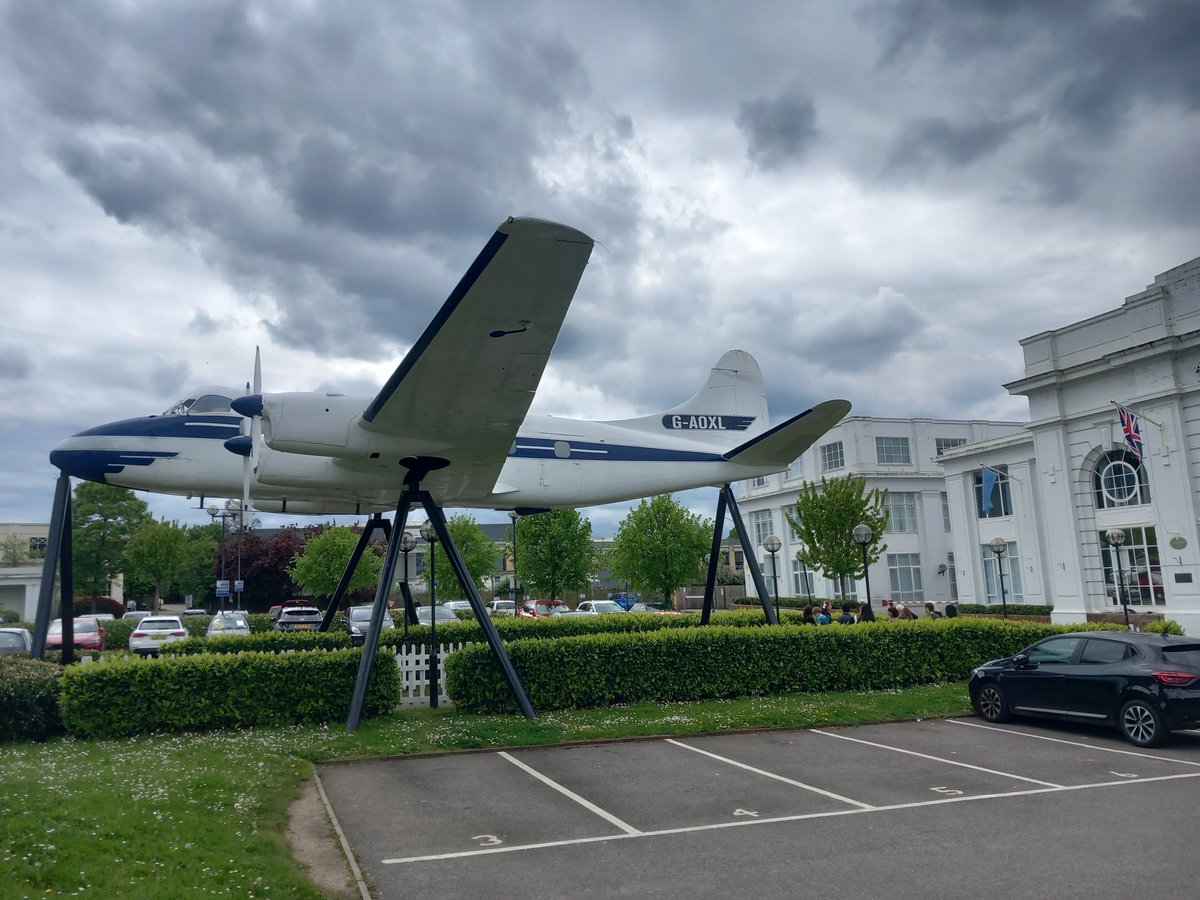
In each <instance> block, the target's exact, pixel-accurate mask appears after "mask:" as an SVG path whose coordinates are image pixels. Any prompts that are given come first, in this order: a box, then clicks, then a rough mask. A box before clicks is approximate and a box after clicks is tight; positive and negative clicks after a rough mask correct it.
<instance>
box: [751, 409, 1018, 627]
mask: <svg viewBox="0 0 1200 900" xmlns="http://www.w3.org/2000/svg"><path fill="white" fill-rule="evenodd" d="M1024 434H1026V432H1025V431H1024V425H1023V424H1022V423H1020V422H987V421H961V420H949V419H891V418H869V417H864V416H851V417H849V418H847V419H844V420H843V421H842V422H841V423H840V424H839V425H837V426H836V427H835V428H833V429H831V430H830V431H829V432H828V433H827V434H825V435H824V436H823V437H822V438H821V440H820V442H819V443H817V444H816V445H814V446H813V447H811V448H809V449H808V450H807V451H806V452H805V453H804V455H803V456H801V457H800V458H799V459H797V460H796V461H795V462H793V463H792V465H791V467H790V468H789V469H788V470H787V471H786V472H783V473H780V474H778V475H771V476H768V477H766V478H757V479H754V480H752V481H741V482H738V484H737V486H736V495H737V498H738V507H739V508H740V509H741V512H742V517H743V520H744V523H745V526H746V530H747V532H748V533H749V535H750V538H751V542H752V544H753V545H754V547H755V548H757V554H758V558H759V560H760V562H761V564H762V571H763V576H764V577H765V578H766V579H767V587H768V590H770V591H771V592H772V593H773V592H774V586H773V573H772V559H771V556H770V554H769V553H767V552H766V551H765V550H763V549H762V543H763V541H764V540H765V539H766V537H767V535H769V534H774V535H776V536H777V537H778V538H779V539H780V541H782V543H783V546H782V548H781V549H780V551H779V552H778V554H777V555H776V557H775V561H776V562H777V563H778V565H779V594H780V596H783V597H799V596H817V597H830V598H832V597H836V596H838V595H839V590H838V588H837V587H836V586H835V585H834V584H832V583H831V582H830V581H828V580H827V579H825V578H824V577H823V576H822V575H821V574H820V573H819V572H813V571H811V570H809V569H808V568H807V567H806V566H805V565H804V564H803V563H801V562H800V560H798V559H797V558H796V550H797V547H798V543H797V538H796V535H795V534H793V533H792V530H791V528H790V527H789V526H788V522H787V518H786V516H787V515H788V514H791V515H794V514H795V506H796V499H797V497H798V496H799V493H800V488H801V486H802V485H803V483H804V482H806V481H808V482H819V481H820V480H821V477H822V476H828V477H837V476H843V475H861V476H863V477H864V478H866V480H867V488H868V489H872V488H886V489H887V491H888V504H889V510H890V517H889V523H888V530H887V533H886V534H885V535H884V537H883V540H884V542H885V543H886V544H887V551H886V552H885V553H884V554H883V555H882V556H881V557H880V559H879V561H878V562H877V563H875V564H874V565H872V566H871V568H870V570H869V571H868V573H867V574H868V577H869V579H870V582H871V597H872V599H873V600H879V599H880V598H883V597H886V598H888V599H890V600H898V601H902V602H904V603H921V602H924V601H926V600H932V601H934V602H944V601H947V600H950V599H952V598H956V585H955V577H954V576H955V572H956V569H955V563H954V542H953V541H952V540H951V535H950V527H951V522H950V518H949V514H948V507H947V498H946V484H945V478H944V473H943V471H942V462H941V457H942V454H943V453H945V452H947V451H948V450H951V449H953V448H955V447H959V446H962V445H965V444H968V443H973V442H978V441H990V440H994V439H1003V438H1009V437H1012V436H1014V435H1015V436H1018V437H1020V436H1022V435H1024ZM847 588H848V592H849V594H850V596H851V597H862V598H863V599H865V596H866V595H865V593H864V587H863V586H862V585H861V584H858V583H855V582H853V581H850V582H848V584H847Z"/></svg>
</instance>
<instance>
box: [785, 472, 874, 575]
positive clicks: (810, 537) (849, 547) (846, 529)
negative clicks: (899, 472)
mask: <svg viewBox="0 0 1200 900" xmlns="http://www.w3.org/2000/svg"><path fill="white" fill-rule="evenodd" d="M866 488H867V480H866V479H865V478H863V477H861V476H858V475H844V476H841V477H839V478H824V477H822V478H821V483H820V484H819V485H818V484H815V483H813V482H807V483H806V484H805V485H804V486H803V487H802V488H801V490H800V496H799V498H798V499H797V500H796V515H795V516H791V515H788V516H787V520H788V523H789V524H790V525H791V526H792V531H793V532H794V533H795V534H796V535H798V536H799V538H800V544H801V548H802V549H801V550H800V551H798V552H797V554H796V555H797V556H798V557H799V558H800V559H802V560H804V563H805V565H807V566H808V567H809V568H810V569H816V570H818V571H820V572H823V573H825V576H826V577H827V578H832V579H834V580H836V581H837V582H838V584H839V586H840V588H841V594H842V597H843V598H845V596H846V581H845V579H846V578H847V576H852V577H855V578H860V577H862V576H863V553H862V547H861V546H859V545H858V544H856V543H855V542H854V538H853V536H852V533H853V531H854V526H855V525H859V524H863V525H866V526H868V527H869V528H870V529H871V531H872V532H874V535H875V536H874V538H873V539H872V541H871V543H870V544H868V545H867V563H868V565H869V564H870V563H873V562H876V561H878V559H879V557H880V555H881V554H882V553H883V552H884V551H885V550H887V544H885V543H883V541H882V538H883V532H884V529H885V528H887V522H888V511H887V496H888V492H887V491H886V490H881V489H880V488H872V489H871V490H869V491H868V490H867V489H866Z"/></svg>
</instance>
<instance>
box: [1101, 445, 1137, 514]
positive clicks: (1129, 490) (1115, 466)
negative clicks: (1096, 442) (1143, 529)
mask: <svg viewBox="0 0 1200 900" xmlns="http://www.w3.org/2000/svg"><path fill="white" fill-rule="evenodd" d="M1092 493H1093V494H1094V495H1095V498H1096V508H1097V509H1120V508H1122V507H1126V506H1141V505H1142V504H1144V503H1149V502H1150V484H1149V482H1148V481H1147V479H1146V469H1145V467H1144V466H1143V465H1142V464H1141V462H1140V461H1139V460H1138V458H1137V457H1136V456H1134V455H1133V454H1132V453H1129V452H1128V451H1126V450H1110V451H1109V452H1108V453H1104V454H1102V455H1101V456H1100V458H1099V459H1098V460H1096V466H1095V468H1093V469H1092Z"/></svg>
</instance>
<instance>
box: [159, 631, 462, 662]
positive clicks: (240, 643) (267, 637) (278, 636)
mask: <svg viewBox="0 0 1200 900" xmlns="http://www.w3.org/2000/svg"><path fill="white" fill-rule="evenodd" d="M438 631H439V632H440V631H441V629H440V628H439V629H438ZM386 635H387V632H386V631H385V632H382V633H381V634H380V637H381V638H383V637H386ZM385 643H386V641H383V640H381V641H380V646H384V644H385ZM350 645H351V642H350V633H349V632H347V631H324V632H322V631H290V632H289V631H264V632H261V633H258V634H256V633H254V632H253V631H251V632H250V634H229V635H222V636H220V637H212V638H205V637H190V638H188V639H187V640H186V641H178V642H176V643H174V644H163V646H162V647H160V648H159V653H160V654H162V655H163V656H195V655H197V654H201V653H253V652H268V653H283V652H285V651H288V650H343V649H346V648H348V647H350Z"/></svg>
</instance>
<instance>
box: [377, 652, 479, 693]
mask: <svg viewBox="0 0 1200 900" xmlns="http://www.w3.org/2000/svg"><path fill="white" fill-rule="evenodd" d="M465 646H467V645H466V644H465V643H458V644H439V645H438V705H439V706H447V705H449V703H450V695H449V694H447V693H446V657H447V656H448V655H449V654H451V653H453V652H454V651H455V650H461V649H462V648H463V647H465ZM388 649H389V650H391V651H392V652H394V653H395V655H396V668H398V669H399V670H400V705H401V706H428V705H429V697H430V685H429V656H430V650H429V648H428V647H426V646H425V645H424V644H421V645H419V646H410V647H407V648H405V647H389V648H388Z"/></svg>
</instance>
